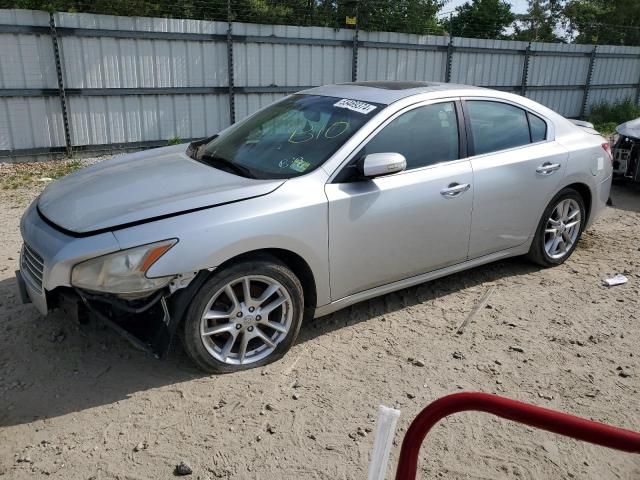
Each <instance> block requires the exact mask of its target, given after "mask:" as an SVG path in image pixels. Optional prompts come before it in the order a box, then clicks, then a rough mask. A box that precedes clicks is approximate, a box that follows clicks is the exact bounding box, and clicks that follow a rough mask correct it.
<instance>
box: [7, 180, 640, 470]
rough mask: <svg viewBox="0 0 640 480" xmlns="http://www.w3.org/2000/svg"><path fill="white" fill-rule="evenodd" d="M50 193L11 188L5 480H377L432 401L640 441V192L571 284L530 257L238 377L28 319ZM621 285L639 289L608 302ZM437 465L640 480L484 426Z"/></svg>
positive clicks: (478, 420)
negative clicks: (179, 475)
mask: <svg viewBox="0 0 640 480" xmlns="http://www.w3.org/2000/svg"><path fill="white" fill-rule="evenodd" d="M35 190H37V189H35ZM35 194H36V191H34V189H31V190H26V191H25V190H15V191H11V192H7V191H2V192H0V225H2V228H1V229H0V232H1V233H0V324H1V325H2V328H1V329H0V426H1V427H0V477H1V476H4V478H11V479H26V478H41V477H42V478H44V477H47V476H48V478H60V479H76V478H78V479H90V478H91V479H162V478H172V477H173V471H174V467H175V465H176V464H177V463H179V462H180V461H185V462H186V463H188V464H189V465H190V466H191V467H192V468H193V475H192V476H191V477H189V478H199V479H207V478H210V479H216V478H234V479H244V478H247V479H254V478H255V479H332V480H334V479H362V478H366V472H367V466H368V459H369V452H370V451H371V448H372V445H373V434H372V433H370V429H372V428H373V427H374V425H375V417H376V411H377V406H378V405H379V404H384V405H388V406H395V407H396V408H399V409H400V410H401V412H402V414H401V417H400V422H399V426H400V428H399V431H398V433H397V436H396V442H397V445H399V442H400V440H401V438H402V436H403V434H404V432H405V431H406V428H407V426H408V424H409V422H410V421H411V419H412V418H413V417H414V415H415V414H416V413H417V412H418V411H419V410H420V409H421V408H422V407H423V406H424V405H426V404H427V403H429V402H430V401H432V400H434V399H436V398H438V397H440V396H442V395H445V394H447V393H452V392H457V391H462V390H480V391H484V392H493V393H498V394H502V395H506V396H508V397H512V398H515V399H519V400H523V401H527V402H531V403H535V404H538V405H542V406H546V407H551V408H555V409H559V410H563V411H567V412H572V413H574V414H577V415H581V416H584V417H588V418H593V419H595V420H599V421H603V422H607V423H611V424H614V425H619V426H623V427H627V428H631V429H636V430H640V395H638V390H639V389H640V351H639V349H638V345H640V308H639V295H638V293H639V288H640V190H638V191H634V190H633V189H630V188H628V187H616V188H615V190H614V193H613V198H614V201H615V202H616V206H615V207H614V208H609V209H608V210H607V212H606V214H605V215H604V216H603V218H601V219H600V220H599V221H598V223H597V224H596V225H595V226H594V227H592V228H591V230H590V231H588V232H587V233H586V234H585V235H584V237H583V239H582V241H581V244H580V246H579V248H578V249H577V251H576V252H575V253H574V255H573V257H572V258H571V259H570V261H568V262H567V263H565V264H564V265H562V266H560V267H558V268H554V269H546V270H542V269H539V268H538V267H536V266H533V265H531V264H529V263H527V262H526V261H524V260H522V259H513V260H509V261H503V262H499V263H496V264H492V265H488V266H485V267H481V268H477V269H475V270H472V271H469V272H465V273H461V274H457V275H453V276H450V277H448V278H444V279H441V280H438V281H434V282H431V283H428V284H424V285H421V286H419V287H416V288H410V289H407V290H403V291H400V292H397V293H393V294H390V295H386V296H384V297H382V298H378V299H375V300H372V301H369V302H365V303H362V304H359V305H356V306H354V307H351V308H348V309H346V310H344V311H341V312H338V313H336V314H334V315H331V316H329V317H325V318H321V319H318V320H316V321H313V322H310V323H309V324H306V325H304V326H303V328H302V331H301V334H300V337H299V340H298V342H297V344H296V345H295V346H294V347H293V349H292V350H291V352H289V354H288V355H287V356H286V357H285V359H283V360H282V361H280V362H278V363H276V364H273V365H270V366H268V367H265V368H261V369H255V370H251V371H247V372H244V373H241V374H234V375H226V376H207V375H203V374H201V373H199V372H198V371H196V370H194V369H193V367H192V366H191V365H190V363H189V361H188V359H187V358H186V356H185V354H184V352H183V351H182V349H181V347H177V348H175V350H174V351H173V352H172V354H171V355H170V358H169V359H168V360H166V361H158V360H155V359H153V358H150V357H148V356H146V355H145V354H143V353H140V352H138V351H136V350H134V349H133V348H132V347H130V346H129V344H128V343H126V342H125V341H124V340H122V339H120V338H119V337H118V336H117V335H115V334H113V333H112V332H111V331H109V330H105V329H104V328H100V327H99V326H95V325H94V326H88V327H78V326H75V325H73V324H71V323H70V322H69V321H68V320H66V319H65V318H61V316H59V315H58V316H52V317H49V318H46V319H43V318H41V317H39V315H38V314H37V313H36V310H35V308H33V307H32V306H29V305H27V306H23V305H20V304H19V301H18V298H17V295H16V294H15V293H14V289H15V281H14V279H13V271H14V269H15V267H16V262H17V258H18V252H19V248H20V237H19V233H18V222H19V217H20V215H21V213H22V211H23V209H24V208H25V206H26V205H27V202H28V201H29V200H30V199H31V198H33V196H35ZM616 272H624V273H625V274H627V276H628V277H629V279H630V281H629V283H628V284H626V285H623V286H619V287H614V288H611V289H607V288H605V287H603V286H602V285H601V282H602V279H603V278H604V277H607V276H610V275H612V274H614V273H616ZM491 286H494V287H495V290H494V293H493V294H492V296H491V297H490V298H489V300H488V304H487V306H486V307H485V308H483V309H482V310H481V311H480V312H479V313H478V315H476V317H475V318H474V320H473V321H472V322H471V323H470V324H469V326H468V327H467V329H466V331H465V332H464V334H463V335H461V336H458V335H456V334H455V329H456V327H457V325H459V324H460V323H461V322H462V321H463V320H464V319H465V317H466V316H467V314H468V313H469V312H470V311H471V310H472V309H473V307H474V305H475V304H476V302H478V301H479V299H480V298H481V297H482V296H483V294H484V293H485V292H486V291H487V289H488V288H489V287H491ZM512 347H516V350H520V349H521V350H522V351H516V350H514V349H513V348H512ZM409 357H412V358H416V359H419V360H421V361H422V362H423V364H422V365H423V366H417V365H414V364H413V363H412V362H410V361H408V358H409ZM398 452H399V447H398V446H396V447H395V448H394V450H393V454H392V460H391V465H390V467H389V468H390V472H391V471H392V469H393V470H395V464H396V459H397V455H398ZM420 469H421V470H422V478H452V479H458V478H460V479H507V478H508V479H516V478H517V479H534V478H535V479H551V478H553V479H556V478H557V479H576V478H584V479H610V478H621V479H633V478H635V479H638V478H640V458H639V457H638V456H637V455H636V456H632V455H628V454H623V453H621V452H617V451H612V450H607V449H604V448H599V447H595V446H592V445H587V444H583V443H579V442H576V441H572V440H569V439H565V438H563V437H559V436H556V435H553V434H548V433H545V432H541V431H535V430H533V429H530V428H526V427H523V426H520V425H516V424H514V423H510V422H506V421H502V420H498V419H494V418H491V417H490V416H488V415H485V414H480V413H468V414H460V415H457V416H453V417H450V418H449V419H447V420H445V421H444V422H442V423H441V424H440V425H438V426H437V427H436V428H435V430H434V431H433V433H432V434H431V435H429V437H428V439H427V441H426V444H425V447H424V448H423V451H422V459H421V463H420ZM389 478H392V475H391V473H389Z"/></svg>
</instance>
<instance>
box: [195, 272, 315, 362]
mask: <svg viewBox="0 0 640 480" xmlns="http://www.w3.org/2000/svg"><path fill="white" fill-rule="evenodd" d="M302 306H303V294H302V287H301V286H300V282H299V281H298V279H297V278H296V277H295V275H294V274H293V272H291V271H290V270H289V269H288V268H287V267H285V266H284V265H282V264H280V263H279V262H277V261H275V262H264V261H255V262H246V263H241V264H238V265H235V266H233V267H230V268H229V269H225V270H224V271H222V272H220V273H219V274H216V275H214V276H213V277H212V279H211V280H209V281H208V282H207V283H206V284H205V285H204V286H203V287H202V289H201V290H200V292H198V294H197V295H196V297H195V299H194V302H193V304H192V306H191V308H190V309H189V312H188V314H187V319H186V321H185V332H184V333H185V335H184V339H185V347H186V350H187V353H189V355H190V356H191V358H192V359H193V360H194V361H195V362H196V364H198V366H200V368H202V369H203V370H206V371H208V372H214V373H225V372H233V371H236V370H244V369H247V368H252V367H257V366H260V365H265V364H267V363H270V362H272V361H274V360H277V359H279V358H281V357H282V356H283V355H284V353H285V352H286V351H287V350H288V349H289V348H290V347H291V345H292V344H293V341H294V340H295V337H296V336H297V334H298V330H299V329H300V323H301V321H302V311H303V308H302Z"/></svg>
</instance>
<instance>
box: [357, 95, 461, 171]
mask: <svg viewBox="0 0 640 480" xmlns="http://www.w3.org/2000/svg"><path fill="white" fill-rule="evenodd" d="M386 152H394V153H401V154H402V155H404V157H405V158H406V159H407V170H410V169H412V168H420V167H424V166H427V165H433V164H434V163H439V162H446V161H448V160H457V159H458V158H459V152H458V118H457V116H456V109H455V105H454V103H453V102H444V103H436V104H433V105H425V106H424V107H418V108H414V109H413V110H410V111H409V112H407V113H404V114H402V115H400V116H399V117H398V118H396V119H395V120H393V121H392V122H391V123H389V124H388V125H387V126H386V127H384V128H383V129H382V130H381V131H380V133H378V134H377V135H376V136H375V137H374V138H373V139H372V140H371V141H370V142H369V143H368V144H367V145H366V146H365V147H364V149H363V150H362V151H361V153H360V154H359V155H358V157H361V156H362V154H364V155H369V154H371V153H386Z"/></svg>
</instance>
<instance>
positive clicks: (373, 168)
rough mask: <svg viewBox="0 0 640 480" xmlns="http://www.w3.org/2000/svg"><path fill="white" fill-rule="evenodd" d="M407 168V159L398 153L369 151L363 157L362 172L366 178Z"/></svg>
mask: <svg viewBox="0 0 640 480" xmlns="http://www.w3.org/2000/svg"><path fill="white" fill-rule="evenodd" d="M406 168H407V159H406V158H404V155H401V154H400V153H370V154H369V155H367V156H366V157H364V163H363V164H362V173H363V175H364V176H365V177H366V178H375V177H379V176H381V175H389V174H391V173H398V172H402V171H403V170H404V169H406Z"/></svg>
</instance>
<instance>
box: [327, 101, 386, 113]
mask: <svg viewBox="0 0 640 480" xmlns="http://www.w3.org/2000/svg"><path fill="white" fill-rule="evenodd" d="M333 106H334V107H338V108H346V109H348V110H353V111H354V112H358V113H364V114H365V115H367V114H368V113H371V112H373V111H374V110H375V109H376V108H378V107H376V106H375V105H371V104H369V103H365V102H359V101H358V100H349V99H348V98H343V99H342V100H340V101H339V102H336V103H334V104H333Z"/></svg>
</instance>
